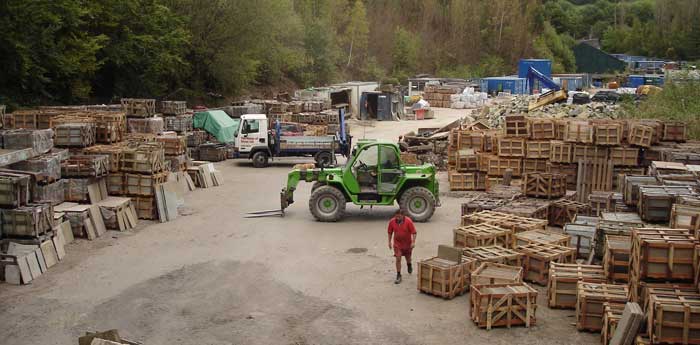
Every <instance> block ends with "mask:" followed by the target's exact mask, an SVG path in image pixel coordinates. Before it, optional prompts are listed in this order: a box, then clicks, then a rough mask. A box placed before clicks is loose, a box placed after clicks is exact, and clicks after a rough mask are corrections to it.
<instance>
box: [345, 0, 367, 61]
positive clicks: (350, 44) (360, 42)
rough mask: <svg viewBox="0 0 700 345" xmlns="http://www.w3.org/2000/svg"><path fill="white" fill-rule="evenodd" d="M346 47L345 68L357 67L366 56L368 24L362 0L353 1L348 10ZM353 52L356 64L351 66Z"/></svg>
mask: <svg viewBox="0 0 700 345" xmlns="http://www.w3.org/2000/svg"><path fill="white" fill-rule="evenodd" d="M343 38H344V41H345V42H346V45H347V52H348V62H347V64H346V67H348V68H349V67H351V66H353V67H355V68H357V67H359V66H358V65H357V64H360V63H362V62H363V61H364V59H365V58H366V56H367V40H368V39H369V23H367V10H366V9H365V5H364V4H363V3H362V0H355V1H354V3H353V5H352V9H351V10H350V21H349V22H348V25H347V29H346V31H345V35H344V37H343ZM353 51H355V52H356V53H355V55H356V59H355V61H356V64H354V65H353Z"/></svg>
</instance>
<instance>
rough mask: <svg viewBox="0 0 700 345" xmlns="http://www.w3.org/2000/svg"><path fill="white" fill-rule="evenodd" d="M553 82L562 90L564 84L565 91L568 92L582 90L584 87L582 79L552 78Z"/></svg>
mask: <svg viewBox="0 0 700 345" xmlns="http://www.w3.org/2000/svg"><path fill="white" fill-rule="evenodd" d="M554 82H555V83H557V85H559V86H561V87H562V88H563V87H564V84H565V83H566V89H567V90H569V91H576V90H583V87H584V86H583V78H582V77H554Z"/></svg>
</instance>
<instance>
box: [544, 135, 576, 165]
mask: <svg viewBox="0 0 700 345" xmlns="http://www.w3.org/2000/svg"><path fill="white" fill-rule="evenodd" d="M572 151H573V144H572V143H566V142H563V141H558V140H552V141H551V144H550V155H549V160H550V161H551V162H552V163H572V162H573V161H572Z"/></svg>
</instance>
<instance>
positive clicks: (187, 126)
mask: <svg viewBox="0 0 700 345" xmlns="http://www.w3.org/2000/svg"><path fill="white" fill-rule="evenodd" d="M163 120H164V122H165V123H164V125H165V130H166V131H174V132H177V133H181V134H185V133H188V132H191V131H192V130H193V129H194V126H193V125H194V122H193V117H192V115H191V114H184V115H177V116H166V117H164V118H163Z"/></svg>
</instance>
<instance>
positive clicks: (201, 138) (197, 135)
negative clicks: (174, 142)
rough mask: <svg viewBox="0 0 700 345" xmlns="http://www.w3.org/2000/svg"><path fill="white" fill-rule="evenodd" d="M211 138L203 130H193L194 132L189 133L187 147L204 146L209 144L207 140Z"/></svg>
mask: <svg viewBox="0 0 700 345" xmlns="http://www.w3.org/2000/svg"><path fill="white" fill-rule="evenodd" d="M208 137H209V133H207V132H205V131H203V130H199V129H196V130H193V131H192V132H188V133H187V147H199V145H202V144H204V143H206V142H207V138H208Z"/></svg>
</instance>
